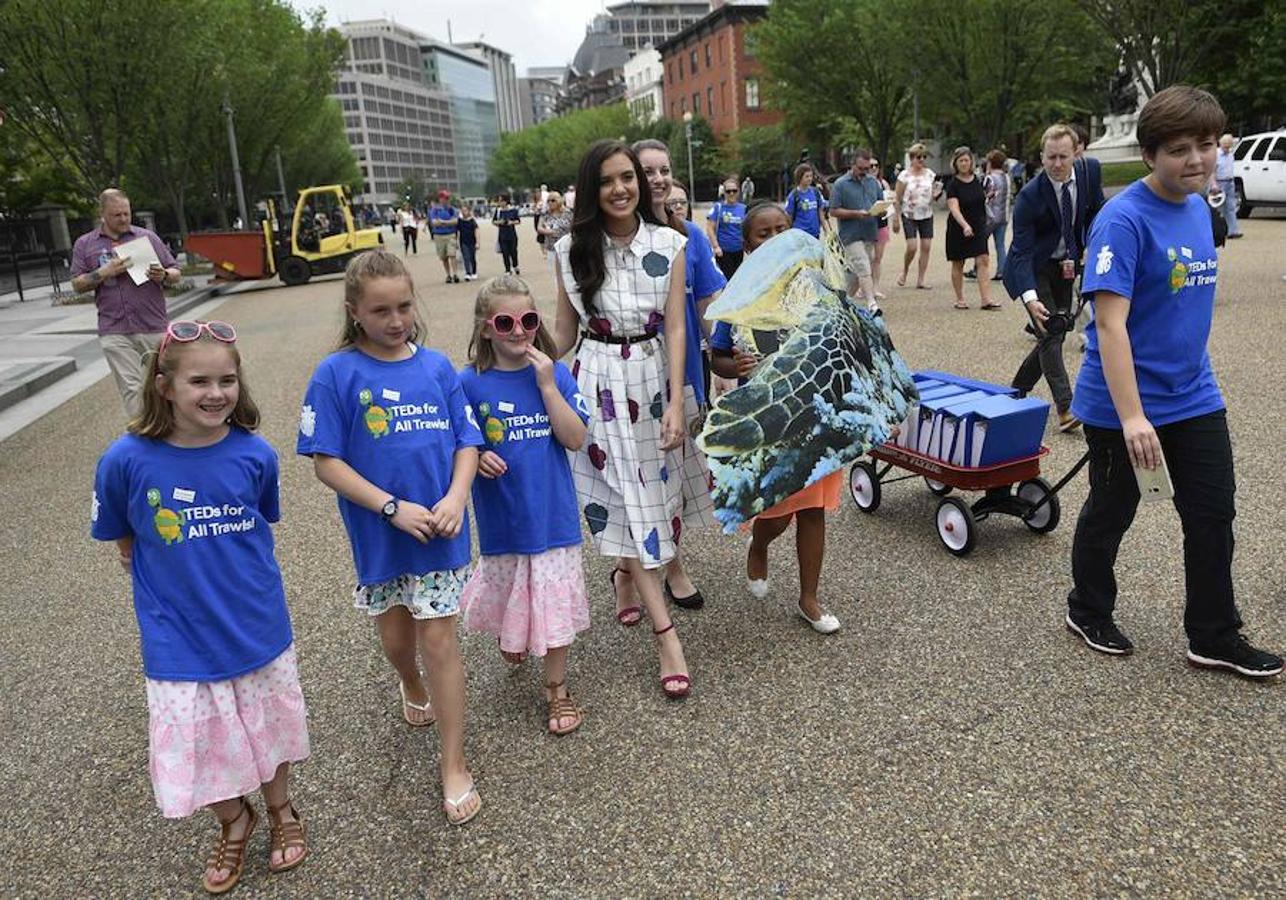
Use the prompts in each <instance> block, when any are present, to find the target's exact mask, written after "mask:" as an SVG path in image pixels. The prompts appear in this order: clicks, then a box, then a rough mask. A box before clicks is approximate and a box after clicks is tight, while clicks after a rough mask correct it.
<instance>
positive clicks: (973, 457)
mask: <svg viewBox="0 0 1286 900" xmlns="http://www.w3.org/2000/svg"><path fill="white" fill-rule="evenodd" d="M913 377H914V378H915V383H916V387H917V388H918V389H919V392H920V402H919V404H918V405H915V406H912V407H911V412H910V414H909V415H908V416H907V418H906V421H904V422H903V423H902V426H901V431H900V433H899V434H898V437H897V439H896V440H895V441H894V444H895V445H896V446H898V447H904V448H906V449H908V450H914V451H916V452H917V453H921V454H923V455H925V456H929V457H933V458H934V459H940V460H942V461H943V462H945V463H949V464H951V465H953V466H964V467H971V468H977V467H979V466H993V465H998V464H1000V463H1004V462H1009V461H1010V460H1014V459H1022V458H1023V457H1027V456H1031V455H1033V454H1034V453H1036V452H1037V451H1038V450H1040V442H1041V438H1042V437H1044V434H1045V422H1046V420H1047V419H1048V418H1049V403H1047V402H1046V401H1044V400H1040V399H1038V398H1036V397H1024V398H1021V399H1020V398H1019V397H1018V396H1017V391H1016V390H1014V389H1013V388H1009V387H1003V386H1001V385H998V384H988V383H987V382H985V381H975V380H973V379H971V378H964V377H962V376H960V375H952V374H950V373H947V372H935V371H924V372H916V373H914V375H913Z"/></svg>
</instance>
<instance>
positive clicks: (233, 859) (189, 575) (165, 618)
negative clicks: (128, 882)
mask: <svg viewBox="0 0 1286 900" xmlns="http://www.w3.org/2000/svg"><path fill="white" fill-rule="evenodd" d="M236 338H237V335H236V332H235V331H234V330H233V328H232V326H231V325H229V324H227V323H226V322H172V323H170V325H169V327H168V329H167V330H166V333H165V336H164V337H163V338H162V340H161V343H160V347H159V348H158V350H157V352H156V353H155V354H154V355H153V356H152V357H151V362H150V364H149V366H148V371H147V378H146V380H145V382H144V384H143V411H142V413H141V414H140V415H139V416H138V418H136V419H134V420H133V421H132V422H130V425H129V433H128V434H126V435H125V436H123V437H121V438H119V439H118V440H117V441H116V442H115V443H114V444H112V446H111V447H109V448H108V449H107V452H106V453H104V454H103V457H102V459H100V460H99V463H98V473H97V476H96V477H95V482H94V500H93V512H92V518H93V524H92V528H91V531H92V534H93V536H94V537H95V538H97V539H99V540H103V541H115V542H116V545H117V547H118V548H119V550H120V562H121V565H122V566H123V567H124V568H125V569H126V570H127V571H128V572H129V573H130V575H131V576H132V578H133V582H134V611H135V614H136V615H137V617H138V624H139V634H140V637H141V639H142V655H143V672H144V675H145V676H146V682H147V707H148V720H149V724H148V732H149V734H148V738H149V739H148V758H149V766H148V768H149V771H150V773H151V776H152V789H153V792H154V793H155V796H156V802H157V805H158V806H160V808H161V814H162V815H163V816H165V817H166V818H183V817H186V816H190V815H191V814H192V813H194V812H196V811H197V810H198V809H200V808H201V807H203V806H204V807H209V809H210V810H211V811H212V812H213V813H214V815H215V817H216V818H217V819H218V820H219V824H220V826H221V831H220V834H219V838H218V841H217V842H216V843H215V845H214V848H213V849H212V850H211V852H210V856H209V858H208V859H207V860H206V865H205V872H204V877H203V879H202V885H203V886H204V887H205V889H206V890H207V891H209V892H210V893H212V894H221V893H224V892H225V891H228V890H231V889H232V887H233V886H234V885H236V883H237V881H238V880H239V879H240V877H241V872H242V869H243V864H244V858H245V850H246V844H247V842H248V840H249V838H250V835H251V833H252V832H253V831H254V830H255V825H256V824H257V823H258V821H259V813H258V812H257V811H256V809H255V807H254V806H253V805H251V804H250V802H249V800H248V799H247V797H246V795H247V794H250V793H252V792H253V791H255V790H258V791H260V792H261V793H262V794H263V798H264V804H265V808H266V811H267V815H268V821H269V828H270V829H271V849H270V851H269V858H268V868H269V871H270V872H283V871H285V870H287V869H293V868H294V867H295V866H297V865H299V864H300V863H301V862H303V860H304V857H305V856H306V855H307V853H308V847H307V844H306V842H305V836H304V826H303V824H302V823H301V822H300V820H299V816H298V814H297V813H296V811H295V807H294V805H293V804H292V803H291V801H290V793H289V778H290V764H291V763H294V762H300V761H302V760H304V759H306V758H307V757H308V754H309V744H308V726H307V722H306V719H305V710H304V697H303V694H302V693H301V691H300V689H299V677H298V674H297V671H296V666H295V651H294V638H293V635H292V633H291V628H290V613H289V611H288V610H287V608H286V595H285V591H284V589H283V587H282V582H281V570H280V569H279V568H278V567H277V561H276V558H275V557H274V555H273V539H272V531H271V529H270V527H269V523H272V522H276V521H277V519H278V516H279V514H280V505H279V501H278V495H277V454H276V453H275V452H274V451H273V449H272V447H270V446H269V445H268V443H267V441H265V440H264V439H263V438H261V437H259V436H258V435H257V434H255V433H254V429H256V428H257V427H258V426H259V410H258V407H256V406H255V404H254V401H253V400H252V399H251V398H250V392H249V390H248V389H247V388H246V386H245V384H244V383H243V381H242V376H241V357H240V354H239V353H238V352H237V347H236Z"/></svg>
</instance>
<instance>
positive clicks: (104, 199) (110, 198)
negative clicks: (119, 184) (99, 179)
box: [98, 187, 129, 213]
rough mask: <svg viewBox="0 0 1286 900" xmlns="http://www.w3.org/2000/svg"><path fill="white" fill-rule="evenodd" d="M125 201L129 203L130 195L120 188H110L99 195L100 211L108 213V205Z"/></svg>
mask: <svg viewBox="0 0 1286 900" xmlns="http://www.w3.org/2000/svg"><path fill="white" fill-rule="evenodd" d="M118 201H123V202H125V203H129V195H128V194H126V193H125V192H124V191H122V190H121V189H120V188H114V187H109V188H107V189H106V190H105V191H103V192H102V193H101V194H99V195H98V211H99V212H100V213H101V212H106V211H107V204H109V203H116V202H118Z"/></svg>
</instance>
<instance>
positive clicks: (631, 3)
mask: <svg viewBox="0 0 1286 900" xmlns="http://www.w3.org/2000/svg"><path fill="white" fill-rule="evenodd" d="M709 12H710V4H709V2H707V0H627V2H624V3H613V4H612V5H610V6H608V7H607V12H606V13H601V14H600V15H597V16H595V17H594V28H595V30H599V29H600V28H601V30H603V31H605V32H606V33H608V34H612V35H615V36H616V37H618V38H620V39H621V43H622V44H623V45H624V46H625V49H627V50H629V51H630V52H631V53H636V52H638V51H639V50H642V49H643V48H644V47H646V46H647V45H648V44H651V45H652V46H654V47H655V46H657V45H659V44H660V43H661V42H662V41H664V40H666V39H667V38H671V37H673V36H674V35H676V34H678V33H679V32H680V31H682V30H683V29H685V28H687V27H688V26H689V25H693V24H695V23H696V22H698V21H700V20H701V19H702V18H704V17H705V16H706V14H707V13H709Z"/></svg>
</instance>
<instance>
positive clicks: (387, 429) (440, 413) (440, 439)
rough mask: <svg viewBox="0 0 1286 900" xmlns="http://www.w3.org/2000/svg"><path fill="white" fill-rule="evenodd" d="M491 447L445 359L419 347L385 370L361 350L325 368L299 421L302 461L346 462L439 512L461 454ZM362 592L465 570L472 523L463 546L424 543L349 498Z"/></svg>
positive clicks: (344, 507) (342, 507) (342, 506)
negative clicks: (407, 579)
mask: <svg viewBox="0 0 1286 900" xmlns="http://www.w3.org/2000/svg"><path fill="white" fill-rule="evenodd" d="M481 444H482V433H481V432H480V431H479V430H478V423H477V422H476V421H475V420H474V416H473V410H472V409H471V408H470V407H469V403H468V401H467V400H466V399H465V396H464V391H463V389H461V387H460V378H459V376H457V375H456V373H455V370H454V369H453V368H451V363H450V362H449V361H448V360H447V358H446V357H445V356H443V355H442V354H441V353H438V352H436V351H434V350H429V349H427V348H425V347H416V348H415V354H414V355H413V356H411V357H410V358H409V359H403V360H399V361H397V362H385V361H384V360H379V359H375V358H374V357H372V356H367V355H366V354H365V353H363V352H361V351H360V350H357V349H356V348H349V349H346V350H339V351H337V352H335V353H332V354H331V355H330V356H328V357H326V358H325V359H324V360H322V362H321V365H319V366H318V367H317V371H316V372H314V373H313V377H312V381H310V382H309V383H308V391H307V393H306V394H305V395H304V406H303V410H302V411H301V413H300V416H299V441H298V443H297V444H296V447H295V449H296V452H298V453H299V454H300V455H301V456H313V455H314V454H318V453H320V454H322V455H324V456H333V457H336V458H337V459H342V460H344V462H346V463H348V464H349V465H350V466H352V467H353V469H354V470H355V471H356V472H357V474H359V475H361V476H362V477H363V478H365V479H366V480H367V481H369V482H370V483H371V484H373V485H375V486H376V487H378V488H380V489H382V490H385V491H388V492H389V493H390V494H392V495H393V496H394V497H397V498H398V499H402V500H410V501H411V502H413V503H418V504H420V505H421V506H424V507H426V508H428V509H432V508H433V506H434V505H436V504H437V502H438V501H439V500H441V499H442V498H443V497H444V496H446V492H447V490H448V489H449V488H450V487H451V472H452V469H453V466H454V462H455V454H456V451H458V450H461V449H464V448H465V447H478V446H480V445H481ZM339 513H340V516H341V517H342V518H343V520H344V527H345V528H346V529H348V540H349V543H351V544H352V547H353V561H354V563H355V564H356V566H357V581H358V583H359V584H363V585H370V584H379V583H380V582H384V581H389V580H391V579H394V578H397V577H398V576H400V575H423V574H425V573H426V572H440V571H443V570H446V569H455V568H458V567H460V566H463V565H464V564H465V563H467V562H468V561H469V556H470V553H469V520H468V517H467V516H466V517H465V521H464V527H463V528H462V529H460V534H459V535H457V536H456V537H455V538H452V539H447V538H441V537H439V538H433V539H432V540H430V541H429V542H428V543H427V544H421V543H420V542H419V541H417V540H416V539H415V538H413V537H411V536H410V535H409V534H407V533H406V532H404V531H402V530H401V529H398V528H393V527H392V526H390V525H389V524H388V523H387V522H385V521H384V517H383V516H381V515H380V514H379V513H378V512H371V511H370V510H368V509H366V508H365V507H362V506H358V505H357V504H356V503H353V502H351V501H349V500H347V499H345V498H344V497H342V496H341V497H340V498H339Z"/></svg>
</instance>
